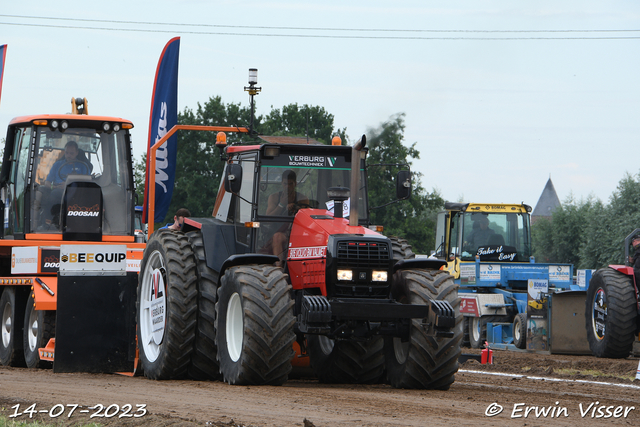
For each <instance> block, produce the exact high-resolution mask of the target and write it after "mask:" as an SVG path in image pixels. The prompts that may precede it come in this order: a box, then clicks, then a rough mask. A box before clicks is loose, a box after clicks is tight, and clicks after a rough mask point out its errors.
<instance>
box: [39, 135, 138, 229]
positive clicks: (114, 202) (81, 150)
mask: <svg viewBox="0 0 640 427" xmlns="http://www.w3.org/2000/svg"><path fill="white" fill-rule="evenodd" d="M125 132H126V131H125V130H120V131H118V132H108V133H107V132H102V131H99V130H96V129H94V128H75V127H70V128H68V129H66V130H65V131H64V132H60V131H59V130H51V129H50V128H48V127H45V126H39V127H37V133H36V138H35V147H34V170H35V173H34V175H33V181H32V183H33V191H32V192H31V194H32V199H33V200H32V203H31V206H32V212H31V232H38V233H59V232H60V218H59V215H60V212H59V211H60V198H61V195H62V188H63V187H64V186H65V185H66V183H68V182H69V181H72V180H80V181H92V182H94V183H96V184H98V185H99V186H100V187H101V189H102V197H103V208H104V211H103V219H104V221H103V230H102V232H103V234H106V235H123V234H124V235H128V234H131V220H132V219H131V213H130V212H131V209H132V207H131V204H130V201H129V199H130V197H128V189H130V188H131V186H132V183H131V182H130V178H129V174H128V172H127V170H128V166H127V156H128V150H126V143H125Z"/></svg>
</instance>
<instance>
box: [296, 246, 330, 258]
mask: <svg viewBox="0 0 640 427" xmlns="http://www.w3.org/2000/svg"><path fill="white" fill-rule="evenodd" d="M326 254H327V247H326V246H313V247H307V248H289V259H300V258H303V259H308V258H323V257H324V256H325V255H326Z"/></svg>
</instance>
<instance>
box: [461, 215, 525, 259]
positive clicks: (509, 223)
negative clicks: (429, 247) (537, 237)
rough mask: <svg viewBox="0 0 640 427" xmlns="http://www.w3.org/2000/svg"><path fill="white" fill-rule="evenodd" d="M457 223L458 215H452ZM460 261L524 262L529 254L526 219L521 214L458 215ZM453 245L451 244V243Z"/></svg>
mask: <svg viewBox="0 0 640 427" xmlns="http://www.w3.org/2000/svg"><path fill="white" fill-rule="evenodd" d="M456 218H458V221H460V219H459V218H460V216H459V215H458V216H456ZM461 221H462V224H461V225H462V227H458V230H460V229H461V231H462V236H460V237H459V239H460V240H458V241H459V242H460V243H461V245H462V253H461V259H462V260H463V261H465V260H466V261H470V260H474V259H475V257H476V255H478V256H480V260H481V261H503V262H527V261H529V257H530V255H531V245H530V232H529V216H528V215H527V214H524V213H481V212H472V213H470V212H466V213H464V214H462V216H461ZM452 244H453V242H452Z"/></svg>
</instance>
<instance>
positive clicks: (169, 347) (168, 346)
mask: <svg viewBox="0 0 640 427" xmlns="http://www.w3.org/2000/svg"><path fill="white" fill-rule="evenodd" d="M138 280H139V285H138V304H137V309H138V310H137V311H138V312H137V321H138V348H139V350H140V362H141V364H142V369H143V370H144V374H145V376H146V377H147V378H150V379H154V380H166V379H173V378H181V377H183V376H184V375H185V374H186V372H187V368H188V367H189V363H190V361H191V355H192V353H193V342H194V340H195V331H196V321H197V311H198V304H197V298H198V292H197V287H196V282H197V274H196V258H195V256H194V254H193V250H192V248H191V243H190V242H189V239H188V238H187V236H185V235H184V234H182V233H180V232H175V231H172V230H160V231H156V232H155V233H153V235H152V237H151V239H150V240H149V243H148V244H147V247H146V249H145V251H144V256H143V258H142V265H141V266H140V276H139V279H138Z"/></svg>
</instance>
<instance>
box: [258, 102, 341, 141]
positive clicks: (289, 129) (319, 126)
mask: <svg viewBox="0 0 640 427" xmlns="http://www.w3.org/2000/svg"><path fill="white" fill-rule="evenodd" d="M261 119H263V123H262V124H261V125H260V126H258V130H259V132H260V133H262V134H264V135H274V136H307V131H308V134H309V135H308V136H309V138H313V139H316V140H318V141H320V142H324V143H325V144H330V143H331V138H333V135H334V134H338V135H340V137H341V138H342V140H343V141H346V136H345V132H346V128H344V129H338V130H337V131H334V129H333V114H329V113H328V112H327V111H325V109H324V108H323V107H319V106H309V105H307V104H305V105H302V106H298V104H297V103H296V104H289V105H285V106H284V107H282V110H278V109H274V108H273V106H272V107H271V112H270V113H269V114H268V115H267V116H266V117H264V118H262V117H261Z"/></svg>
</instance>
